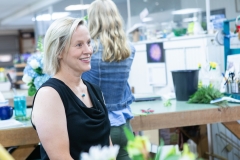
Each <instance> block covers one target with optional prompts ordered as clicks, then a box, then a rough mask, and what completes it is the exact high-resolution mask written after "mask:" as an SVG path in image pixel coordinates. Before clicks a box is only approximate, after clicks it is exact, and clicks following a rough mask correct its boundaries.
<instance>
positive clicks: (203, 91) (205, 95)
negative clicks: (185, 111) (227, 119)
mask: <svg viewBox="0 0 240 160" xmlns="http://www.w3.org/2000/svg"><path fill="white" fill-rule="evenodd" d="M221 97H223V94H222V93H221V92H220V91H219V90H217V89H215V88H214V87H210V86H202V87H201V88H198V90H197V91H196V92H195V93H194V94H193V95H191V96H190V99H189V100H188V103H205V104H209V103H210V101H211V100H214V99H217V98H221Z"/></svg>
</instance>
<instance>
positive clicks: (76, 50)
mask: <svg viewBox="0 0 240 160" xmlns="http://www.w3.org/2000/svg"><path fill="white" fill-rule="evenodd" d="M90 43H91V39H90V35H89V32H88V29H87V27H86V26H85V25H84V22H83V21H82V20H81V19H75V18H69V17H67V18H61V19H58V20H56V21H54V22H53V23H52V24H51V26H50V27H49V28H48V30H47V33H46V35H45V38H44V71H45V73H48V74H50V75H52V77H53V78H50V79H49V80H48V81H47V82H45V83H44V84H43V85H42V86H41V88H40V89H39V90H38V92H37V93H36V95H35V98H34V102H33V103H34V104H33V111H32V123H33V127H34V128H35V129H36V131H37V133H38V136H39V139H40V141H41V146H40V147H41V159H43V160H48V159H51V160H59V159H64V160H73V159H75V160H76V159H79V156H80V153H81V152H88V150H89V148H90V147H91V146H95V145H101V146H108V145H109V144H110V140H109V136H110V123H109V118H108V114H107V109H106V107H105V104H104V100H103V97H102V92H101V91H100V88H99V87H98V86H96V85H93V84H91V83H89V82H87V81H84V80H82V79H81V75H82V73H83V72H86V71H88V70H90V68H91V55H92V47H91V45H90Z"/></svg>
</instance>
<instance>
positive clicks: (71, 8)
mask: <svg viewBox="0 0 240 160" xmlns="http://www.w3.org/2000/svg"><path fill="white" fill-rule="evenodd" d="M89 6H90V4H77V5H70V6H67V7H66V8H65V10H66V11H77V10H85V9H88V8H89Z"/></svg>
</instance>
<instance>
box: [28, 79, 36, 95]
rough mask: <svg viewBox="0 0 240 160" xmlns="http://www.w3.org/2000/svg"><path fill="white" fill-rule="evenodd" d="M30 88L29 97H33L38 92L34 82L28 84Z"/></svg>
mask: <svg viewBox="0 0 240 160" xmlns="http://www.w3.org/2000/svg"><path fill="white" fill-rule="evenodd" d="M28 86H29V88H28V95H29V96H33V95H34V94H35V93H36V92H37V90H36V87H35V85H34V83H33V81H32V82H30V83H28Z"/></svg>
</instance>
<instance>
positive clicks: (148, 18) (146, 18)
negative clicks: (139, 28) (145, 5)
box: [142, 17, 153, 22]
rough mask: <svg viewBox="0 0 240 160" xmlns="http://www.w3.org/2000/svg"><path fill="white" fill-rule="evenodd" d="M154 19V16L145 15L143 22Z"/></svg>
mask: <svg viewBox="0 0 240 160" xmlns="http://www.w3.org/2000/svg"><path fill="white" fill-rule="evenodd" d="M152 20H153V18H152V17H145V18H143V20H142V21H143V22H150V21H152Z"/></svg>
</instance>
